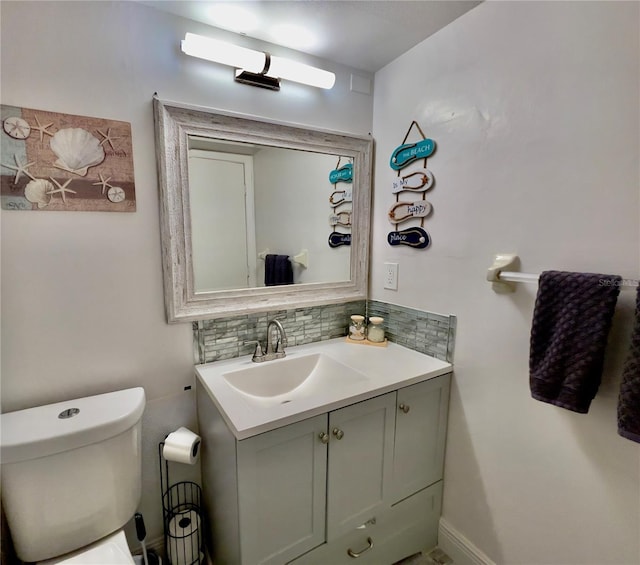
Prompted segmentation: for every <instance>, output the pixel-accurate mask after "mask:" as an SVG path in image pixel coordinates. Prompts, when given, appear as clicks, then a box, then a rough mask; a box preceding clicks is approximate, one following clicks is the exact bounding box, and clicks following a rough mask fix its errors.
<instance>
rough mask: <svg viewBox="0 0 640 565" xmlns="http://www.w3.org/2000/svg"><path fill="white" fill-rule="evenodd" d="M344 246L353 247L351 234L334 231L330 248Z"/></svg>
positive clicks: (330, 238) (330, 239) (330, 237)
mask: <svg viewBox="0 0 640 565" xmlns="http://www.w3.org/2000/svg"><path fill="white" fill-rule="evenodd" d="M342 245H351V234H350V233H338V232H337V231H334V232H333V233H332V234H331V235H330V236H329V247H341V246H342Z"/></svg>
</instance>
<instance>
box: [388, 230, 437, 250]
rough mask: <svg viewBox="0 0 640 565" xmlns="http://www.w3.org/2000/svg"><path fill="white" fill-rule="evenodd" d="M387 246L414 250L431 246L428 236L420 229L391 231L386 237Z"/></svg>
mask: <svg viewBox="0 0 640 565" xmlns="http://www.w3.org/2000/svg"><path fill="white" fill-rule="evenodd" d="M387 241H388V242H389V245H407V246H408V247H415V248H416V249H424V248H425V247H429V245H430V244H431V238H430V237H429V234H428V233H427V232H426V231H424V230H423V229H422V228H418V227H415V228H407V229H406V230H402V231H392V232H389V235H387Z"/></svg>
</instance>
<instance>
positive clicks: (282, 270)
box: [264, 255, 293, 286]
mask: <svg viewBox="0 0 640 565" xmlns="http://www.w3.org/2000/svg"><path fill="white" fill-rule="evenodd" d="M280 284H293V267H292V266H291V261H290V260H289V256H288V255H267V256H266V257H265V259H264V285H265V286H276V285H280Z"/></svg>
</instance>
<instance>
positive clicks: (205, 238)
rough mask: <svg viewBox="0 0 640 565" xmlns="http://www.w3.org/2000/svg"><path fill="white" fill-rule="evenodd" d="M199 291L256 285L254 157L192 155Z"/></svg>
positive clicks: (194, 244)
mask: <svg viewBox="0 0 640 565" xmlns="http://www.w3.org/2000/svg"><path fill="white" fill-rule="evenodd" d="M189 189H190V201H189V203H190V207H191V226H192V253H193V270H194V273H193V274H194V285H195V290H196V292H206V291H209V290H221V289H234V288H248V287H253V286H256V281H255V272H256V244H255V228H254V224H255V222H254V203H253V200H254V198H253V157H251V156H249V155H234V154H228V153H218V152H215V151H201V150H195V149H192V150H190V151H189Z"/></svg>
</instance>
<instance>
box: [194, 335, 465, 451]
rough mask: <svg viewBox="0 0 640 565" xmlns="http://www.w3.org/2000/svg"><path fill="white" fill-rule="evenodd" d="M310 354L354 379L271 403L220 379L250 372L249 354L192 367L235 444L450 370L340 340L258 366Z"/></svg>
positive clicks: (401, 351)
mask: <svg viewBox="0 0 640 565" xmlns="http://www.w3.org/2000/svg"><path fill="white" fill-rule="evenodd" d="M315 353H321V354H324V355H326V356H328V357H330V358H331V359H333V360H335V361H337V362H339V363H341V364H342V365H345V366H346V367H347V368H348V369H350V370H351V371H353V372H355V373H357V374H353V378H344V379H343V380H341V381H340V385H339V386H336V384H335V381H334V382H332V383H331V384H329V383H327V386H318V383H317V382H316V383H314V384H313V388H312V389H311V388H308V391H307V392H308V393H307V394H305V390H304V389H305V387H311V386H312V385H311V384H307V383H304V384H302V385H301V386H300V387H299V388H298V389H296V394H294V395H291V396H292V399H291V400H290V399H287V398H284V397H285V396H288V395H281V396H280V397H271V398H263V397H258V396H252V395H247V394H245V393H242V392H239V391H238V390H237V389H236V388H234V387H233V386H231V385H230V384H229V383H228V382H227V381H226V380H225V378H224V375H225V374H226V373H229V372H230V371H237V370H240V369H246V368H249V367H255V366H256V365H257V364H255V363H253V362H252V361H251V356H250V355H249V356H246V357H239V358H236V359H228V360H225V361H215V362H213V363H206V364H203V365H197V366H196V374H197V378H198V380H199V382H200V383H201V384H202V385H203V388H204V389H205V390H206V391H207V393H208V394H209V396H210V398H211V400H212V401H213V402H214V403H215V405H216V406H217V407H218V409H219V410H220V412H221V414H222V416H223V418H224V419H225V421H226V422H227V425H228V426H229V428H230V429H231V430H232V432H233V434H234V435H235V437H236V438H237V439H239V440H241V439H246V438H248V437H251V436H254V435H257V434H260V433H263V432H267V431H270V430H273V429H276V428H279V427H281V426H285V425H287V424H292V423H294V422H299V421H301V420H304V419H306V418H310V417H312V416H316V415H318V414H323V413H325V412H329V411H331V410H336V409H338V408H343V407H344V406H348V405H349V404H354V403H356V402H360V401H362V400H366V399H368V398H372V397H374V396H378V395H380V394H384V393H386V392H390V391H392V390H396V389H398V388H402V387H405V386H409V385H412V384H415V383H418V382H421V381H425V380H429V379H432V378H434V377H438V376H440V375H443V374H445V373H449V372H451V371H452V365H451V364H450V363H447V362H445V361H440V360H439V359H435V358H434V357H430V356H428V355H424V354H422V353H418V352H417V351H413V350H411V349H407V348H406V347H402V346H400V345H397V344H395V343H389V344H388V347H374V346H367V345H360V344H352V343H347V342H346V340H345V338H337V339H333V340H329V341H321V342H316V343H310V344H308V345H300V346H297V347H290V348H287V357H286V358H285V359H278V360H274V361H265V362H263V363H262V365H266V364H269V365H275V364H278V363H282V362H283V361H286V360H287V359H295V358H296V357H301V356H305V355H309V354H315Z"/></svg>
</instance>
